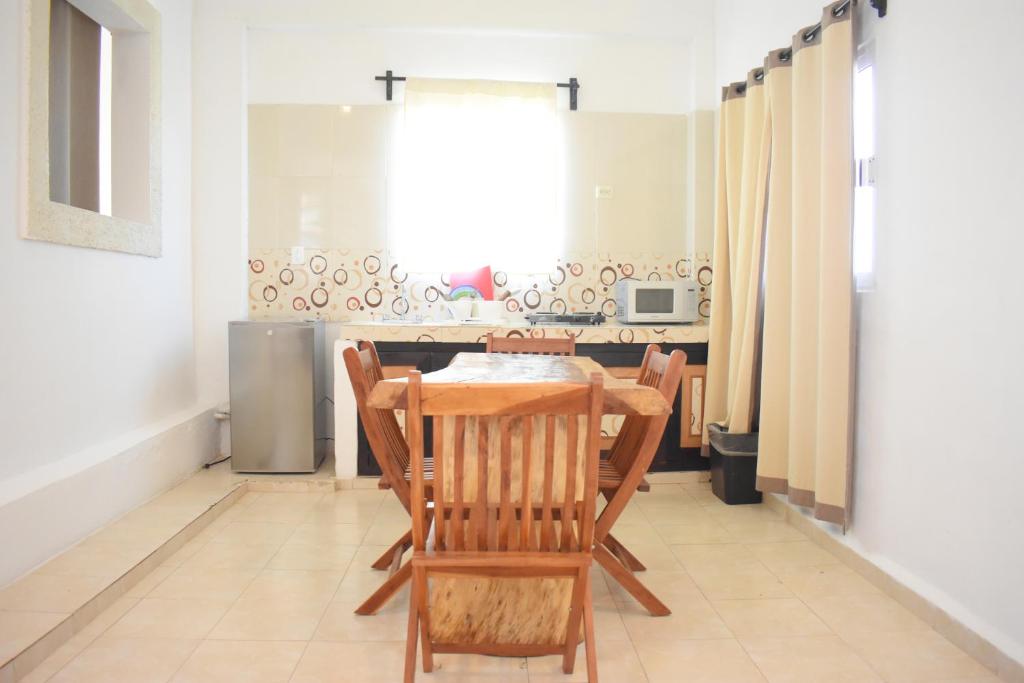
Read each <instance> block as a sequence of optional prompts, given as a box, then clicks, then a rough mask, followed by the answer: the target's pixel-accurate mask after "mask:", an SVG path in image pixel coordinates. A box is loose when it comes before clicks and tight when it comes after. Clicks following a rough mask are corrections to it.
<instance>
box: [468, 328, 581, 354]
mask: <svg viewBox="0 0 1024 683" xmlns="http://www.w3.org/2000/svg"><path fill="white" fill-rule="evenodd" d="M487 353H527V354H535V355H541V356H575V355H576V335H574V334H569V335H567V336H565V337H495V336H494V333H493V332H488V333H487Z"/></svg>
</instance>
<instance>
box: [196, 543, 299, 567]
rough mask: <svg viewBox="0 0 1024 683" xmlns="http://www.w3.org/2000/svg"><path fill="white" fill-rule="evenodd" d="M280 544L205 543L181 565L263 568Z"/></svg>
mask: <svg viewBox="0 0 1024 683" xmlns="http://www.w3.org/2000/svg"><path fill="white" fill-rule="evenodd" d="M279 548H280V546H277V545H273V544H265V543H261V544H259V545H245V544H240V543H214V542H210V543H207V544H206V545H204V546H203V547H202V548H201V549H200V550H199V551H198V552H196V554H195V555H193V556H192V557H190V558H188V559H187V560H185V561H184V562H183V563H182V564H181V566H182V567H187V568H188V569H262V568H263V567H264V566H266V564H267V562H269V561H270V558H271V557H273V556H274V554H275V553H277V551H278V550H279Z"/></svg>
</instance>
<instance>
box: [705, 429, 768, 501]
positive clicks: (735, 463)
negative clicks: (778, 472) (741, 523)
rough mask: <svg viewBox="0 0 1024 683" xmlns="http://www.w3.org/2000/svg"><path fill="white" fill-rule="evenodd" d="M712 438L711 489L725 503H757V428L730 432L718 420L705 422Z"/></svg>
mask: <svg viewBox="0 0 1024 683" xmlns="http://www.w3.org/2000/svg"><path fill="white" fill-rule="evenodd" d="M708 441H710V442H711V491H712V492H713V493H714V494H715V495H716V496H718V498H719V500H721V501H722V502H723V503H726V504H727V505H744V504H748V503H760V502H761V492H760V491H758V490H757V489H755V488H754V484H755V482H756V481H757V432H754V433H752V434H730V433H729V432H727V431H726V430H725V428H724V427H722V425H720V424H709V425H708Z"/></svg>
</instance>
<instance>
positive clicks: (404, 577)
mask: <svg viewBox="0 0 1024 683" xmlns="http://www.w3.org/2000/svg"><path fill="white" fill-rule="evenodd" d="M411 577H412V561H409V562H406V563H405V564H403V565H402V566H401V567H399V569H398V571H397V572H395V573H394V574H392V575H391V576H389V577H388V580H387V581H385V582H384V583H383V584H381V587H380V588H378V589H377V590H375V591H374V592H373V595H371V596H370V597H368V598H367V599H366V601H365V602H364V603H363V604H361V605H360V606H359V607H357V608H356V614H362V615H363V616H366V615H368V614H376V613H377V610H379V609H380V608H381V607H383V606H384V605H385V604H387V602H388V600H390V599H391V598H392V597H393V596H394V595H395V593H397V592H398V591H399V590H401V589H402V586H404V585H405V582H406V581H408V580H409V579H410V578H411Z"/></svg>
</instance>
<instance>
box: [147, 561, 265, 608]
mask: <svg viewBox="0 0 1024 683" xmlns="http://www.w3.org/2000/svg"><path fill="white" fill-rule="evenodd" d="M258 573H259V570H257V569H190V568H187V567H186V568H179V569H175V570H174V571H173V572H172V573H171V575H170V576H168V577H167V578H165V579H164V580H163V581H162V582H161V583H160V584H159V585H158V586H156V587H155V588H153V589H152V590H151V591H150V592H149V593H148V594H147V595H146V597H148V598H170V599H175V600H182V599H192V600H234V599H236V598H237V597H238V596H240V595H241V594H242V591H244V590H245V588H246V586H248V585H249V583H250V582H251V581H252V580H253V578H255V576H256V575H257V574H258Z"/></svg>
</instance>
